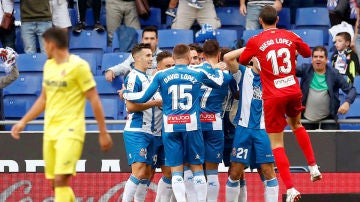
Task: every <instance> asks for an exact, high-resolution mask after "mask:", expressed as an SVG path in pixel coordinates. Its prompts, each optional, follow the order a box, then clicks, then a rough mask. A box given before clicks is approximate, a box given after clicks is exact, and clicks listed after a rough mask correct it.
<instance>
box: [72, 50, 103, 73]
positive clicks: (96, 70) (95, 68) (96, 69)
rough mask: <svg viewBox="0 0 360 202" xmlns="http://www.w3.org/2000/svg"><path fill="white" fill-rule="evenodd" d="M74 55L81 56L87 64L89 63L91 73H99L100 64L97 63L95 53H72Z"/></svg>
mask: <svg viewBox="0 0 360 202" xmlns="http://www.w3.org/2000/svg"><path fill="white" fill-rule="evenodd" d="M74 54H75V55H78V56H79V57H81V58H82V59H84V60H86V61H87V62H88V63H89V65H90V69H91V72H92V73H93V75H100V74H101V71H100V66H98V65H97V62H96V55H95V54H93V53H90V52H89V53H82V52H79V53H74Z"/></svg>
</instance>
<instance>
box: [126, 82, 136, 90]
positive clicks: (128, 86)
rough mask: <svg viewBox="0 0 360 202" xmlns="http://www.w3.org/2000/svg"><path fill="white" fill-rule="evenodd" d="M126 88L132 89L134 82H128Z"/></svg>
mask: <svg viewBox="0 0 360 202" xmlns="http://www.w3.org/2000/svg"><path fill="white" fill-rule="evenodd" d="M126 89H127V90H130V91H133V90H134V83H133V82H128V83H127V85H126Z"/></svg>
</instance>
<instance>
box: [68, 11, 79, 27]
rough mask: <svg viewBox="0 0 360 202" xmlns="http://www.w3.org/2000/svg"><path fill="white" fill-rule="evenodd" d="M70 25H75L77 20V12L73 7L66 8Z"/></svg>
mask: <svg viewBox="0 0 360 202" xmlns="http://www.w3.org/2000/svg"><path fill="white" fill-rule="evenodd" d="M68 11H69V16H70V21H71V25H72V26H75V25H76V23H77V21H78V14H77V11H76V9H75V8H68Z"/></svg>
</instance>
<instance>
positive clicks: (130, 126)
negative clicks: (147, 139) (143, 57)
mask: <svg viewBox="0 0 360 202" xmlns="http://www.w3.org/2000/svg"><path fill="white" fill-rule="evenodd" d="M124 84H125V88H126V90H127V91H129V92H140V91H142V90H145V89H147V88H148V86H149V84H150V81H149V78H148V76H147V75H146V73H145V72H141V71H140V70H138V69H133V70H132V71H130V73H129V74H128V76H127V77H126V79H125V81H124ZM153 110H154V109H153V108H149V109H147V110H144V111H141V112H132V113H129V114H128V119H127V121H126V124H125V128H124V130H125V131H135V132H145V133H148V134H153V127H154V123H153Z"/></svg>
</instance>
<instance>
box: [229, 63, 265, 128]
mask: <svg viewBox="0 0 360 202" xmlns="http://www.w3.org/2000/svg"><path fill="white" fill-rule="evenodd" d="M239 70H240V71H239V72H238V74H240V73H241V74H242V76H241V79H240V83H239V89H240V98H239V106H238V111H237V114H236V117H235V120H234V121H235V122H237V124H238V125H239V126H243V127H246V128H252V129H265V121H264V110H263V100H262V85H261V82H260V75H259V74H257V73H255V72H254V71H253V70H252V69H251V68H247V67H246V66H243V65H239ZM234 76H236V75H235V74H234Z"/></svg>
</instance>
